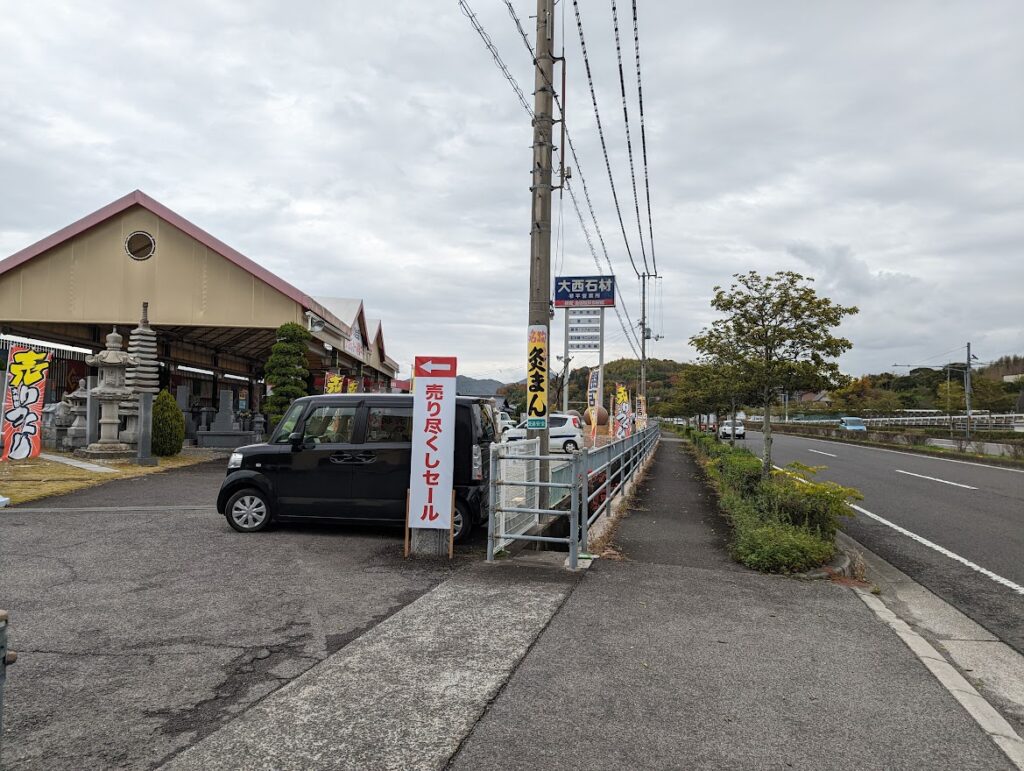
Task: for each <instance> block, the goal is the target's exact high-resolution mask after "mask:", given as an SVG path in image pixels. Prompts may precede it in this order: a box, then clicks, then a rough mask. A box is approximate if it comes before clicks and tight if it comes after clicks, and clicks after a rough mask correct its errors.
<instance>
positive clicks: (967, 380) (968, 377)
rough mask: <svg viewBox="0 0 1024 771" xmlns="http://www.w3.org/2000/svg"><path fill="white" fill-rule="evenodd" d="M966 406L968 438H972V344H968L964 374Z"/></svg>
mask: <svg viewBox="0 0 1024 771" xmlns="http://www.w3.org/2000/svg"><path fill="white" fill-rule="evenodd" d="M964 385H965V386H966V387H965V388H964V406H965V407H967V438H968V439H970V438H971V344H970V343H967V372H966V373H964Z"/></svg>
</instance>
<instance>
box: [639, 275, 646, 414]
mask: <svg viewBox="0 0 1024 771" xmlns="http://www.w3.org/2000/svg"><path fill="white" fill-rule="evenodd" d="M640 395H641V396H642V397H644V398H645V399H646V398H647V272H646V271H644V272H643V273H641V274H640Z"/></svg>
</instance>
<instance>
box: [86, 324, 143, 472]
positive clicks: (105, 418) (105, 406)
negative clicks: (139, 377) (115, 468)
mask: <svg viewBox="0 0 1024 771" xmlns="http://www.w3.org/2000/svg"><path fill="white" fill-rule="evenodd" d="M123 340H124V338H123V337H121V335H119V334H118V332H117V327H114V331H113V332H111V333H110V334H109V335H107V347H106V348H105V349H104V350H102V351H100V352H99V353H97V354H96V355H95V356H87V357H86V359H85V363H86V364H88V365H89V366H90V367H97V368H98V369H99V371H100V376H99V384H98V385H97V386H96V387H95V388H94V389H92V395H93V398H94V399H95V400H96V401H98V402H99V405H100V419H99V429H100V435H99V439H97V440H96V441H95V442H93V443H92V444H90V445H89V446H88V447H83V448H82V449H80V450H78V451H77V453H76V454H77V455H82V456H84V457H88V458H95V459H107V460H113V459H117V458H130V457H132V456H134V455H135V453H134V451H133V450H132V448H131V447H129V446H128V445H127V444H124V443H123V442H122V441H121V440H120V437H119V436H118V428H119V427H120V425H121V421H120V419H119V417H118V405H120V403H121V402H123V401H125V400H126V399H127V398H128V397H130V396H131V395H132V391H131V389H129V388H128V387H127V386H126V385H125V370H126V369H127V368H128V367H129V366H137V365H138V361H139V360H138V359H137V358H135V357H134V356H132V355H131V354H130V353H128V352H127V351H124V350H122V348H121V343H122V342H123Z"/></svg>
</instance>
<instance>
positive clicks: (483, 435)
mask: <svg viewBox="0 0 1024 771" xmlns="http://www.w3.org/2000/svg"><path fill="white" fill-rule="evenodd" d="M473 423H474V428H475V429H476V436H477V441H480V440H481V439H482V440H484V441H487V442H493V441H494V437H495V436H496V435H497V433H498V432H497V431H496V430H495V428H494V413H493V412H492V411H491V406H490V405H489V404H474V405H473Z"/></svg>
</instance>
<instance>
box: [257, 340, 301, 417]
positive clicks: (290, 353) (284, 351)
mask: <svg viewBox="0 0 1024 771" xmlns="http://www.w3.org/2000/svg"><path fill="white" fill-rule="evenodd" d="M312 338H313V336H312V335H310V334H309V332H308V331H307V330H306V329H305V328H304V327H302V326H301V325H299V324H293V323H291V322H289V323H287V324H282V325H281V326H279V327H278V328H277V342H276V343H274V345H273V347H272V348H271V349H270V358H269V359H267V364H266V366H265V367H264V370H263V379H264V380H265V381H266V383H267V385H269V386H270V388H271V394H270V396H269V398H268V399H267V401H266V408H267V418H268V419H269V421H270V424H271V425H277V423H278V421H280V420H281V418H282V417H284V413H285V411H287V409H288V407H289V406H290V405H291V403H292V402H293V401H295V400H296V399H298V398H299V397H301V396H306V395H308V394H309V390H308V387H307V386H306V379H307V378H308V377H309V370H308V369H306V349H307V343H308V342H309V341H310V340H311V339H312Z"/></svg>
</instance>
